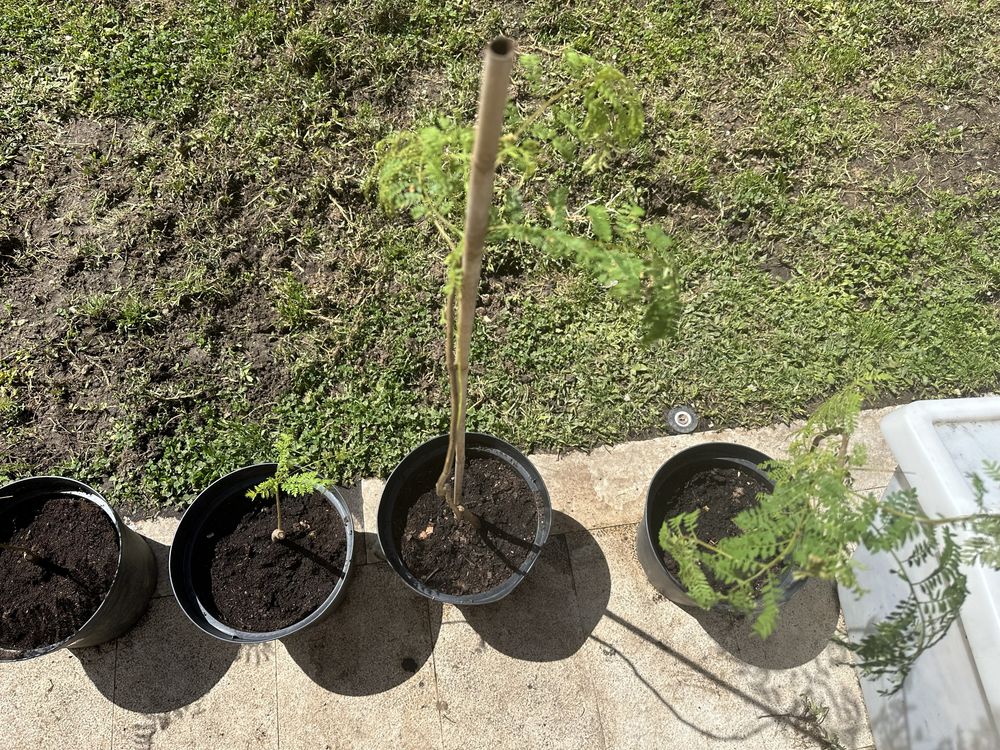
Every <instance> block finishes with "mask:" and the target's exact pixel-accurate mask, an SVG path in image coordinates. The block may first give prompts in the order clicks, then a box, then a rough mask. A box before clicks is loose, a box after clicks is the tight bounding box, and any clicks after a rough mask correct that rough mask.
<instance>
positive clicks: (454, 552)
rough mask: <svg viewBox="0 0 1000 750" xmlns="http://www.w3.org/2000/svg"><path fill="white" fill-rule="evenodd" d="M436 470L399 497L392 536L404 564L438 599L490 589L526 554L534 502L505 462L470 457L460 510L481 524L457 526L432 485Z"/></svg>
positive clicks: (532, 527) (535, 518)
mask: <svg viewBox="0 0 1000 750" xmlns="http://www.w3.org/2000/svg"><path fill="white" fill-rule="evenodd" d="M440 470H441V468H440V467H439V466H438V467H434V468H433V470H428V471H425V472H423V473H420V474H417V475H416V476H414V478H413V479H412V480H411V481H410V483H409V486H408V487H407V488H406V489H405V490H404V493H403V494H402V495H401V497H400V502H399V504H398V505H397V507H396V509H395V515H394V517H393V524H392V526H393V529H392V531H393V537H394V539H395V541H396V545H397V547H398V549H399V551H400V556H401V557H402V559H403V563H404V564H405V565H406V567H407V568H408V569H409V570H410V572H411V573H413V575H414V576H416V577H417V578H418V579H419V580H421V581H423V582H424V583H425V584H427V585H428V586H430V587H431V588H433V589H435V590H436V591H439V592H441V593H443V594H451V595H455V596H463V595H469V594H480V593H483V592H485V591H489V590H490V589H492V588H493V587H495V586H498V585H500V584H501V583H503V582H504V581H506V580H507V579H508V578H510V576H511V575H512V574H513V573H514V572H516V571H517V570H518V569H519V568H520V566H521V564H522V563H523V562H524V561H525V559H526V558H527V557H528V555H529V554H530V553H531V549H532V545H533V543H534V539H535V533H536V531H537V527H538V506H539V497H538V495H537V493H535V492H534V491H533V490H532V489H531V487H529V486H528V483H527V482H526V481H525V480H524V478H523V477H521V475H520V474H518V473H517V471H515V470H514V469H513V468H512V467H511V466H510V465H508V464H507V463H505V462H503V461H501V460H499V459H496V458H483V457H470V458H468V459H466V463H465V486H464V488H463V493H462V494H463V498H462V503H463V505H464V506H465V507H466V508H467V509H468V510H470V511H471V512H472V513H475V514H476V516H478V517H479V519H480V521H481V526H480V528H478V529H477V528H475V527H474V526H472V524H470V523H469V522H467V521H457V520H456V519H455V515H454V514H453V513H452V511H451V508H449V507H448V505H447V503H446V502H445V501H444V500H442V499H441V498H439V497H438V496H437V493H436V492H435V488H434V485H435V483H436V482H437V478H438V475H439V473H440Z"/></svg>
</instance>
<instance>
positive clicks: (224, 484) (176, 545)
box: [168, 464, 354, 643]
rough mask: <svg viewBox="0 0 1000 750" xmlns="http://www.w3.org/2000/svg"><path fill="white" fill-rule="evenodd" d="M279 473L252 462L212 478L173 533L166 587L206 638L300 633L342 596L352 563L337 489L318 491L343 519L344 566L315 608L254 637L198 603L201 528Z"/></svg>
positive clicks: (350, 536) (247, 639)
mask: <svg viewBox="0 0 1000 750" xmlns="http://www.w3.org/2000/svg"><path fill="white" fill-rule="evenodd" d="M275 469H277V464H256V465H254V466H245V467H243V468H242V469H237V470H236V471H234V472H232V473H231V474H227V475H226V476H224V477H222V478H221V479H217V480H215V481H214V482H213V483H212V484H210V485H209V486H208V487H207V488H206V489H205V490H204V491H203V492H202V493H201V494H200V495H198V497H197V498H195V501H194V502H193V503H191V505H190V507H189V508H188V509H187V510H186V511H185V512H184V515H183V516H182V517H181V522H180V524H178V526H177V531H176V532H174V539H173V542H172V543H171V544H170V562H169V565H168V569H169V571H170V587H171V588H172V589H173V591H174V596H175V597H176V598H177V603H178V604H180V607H181V609H182V610H183V611H184V614H185V615H187V617H188V619H189V620H191V622H192V623H194V624H195V626H197V627H198V628H199V629H201V630H202V631H204V632H205V633H208V635H210V636H212V637H214V638H218V639H219V640H221V641H226V642H227V643H263V642H265V641H273V640H275V639H277V638H284V637H286V636H289V635H291V634H292V633H297V632H298V631H300V630H303V629H305V628H308V627H310V626H311V625H315V624H316V623H317V622H320V621H321V620H322V619H323V618H325V617H327V616H328V615H329V614H330V613H331V612H332V611H333V608H334V605H335V604H336V603H337V602H339V601H340V600H341V599H342V598H343V597H344V594H345V592H346V585H347V579H348V577H349V575H350V572H351V561H352V560H353V559H354V523H353V522H352V521H351V513H350V511H349V510H348V509H347V503H346V502H344V498H343V497H342V496H341V494H340V493H339V492H338V491H337V490H336V488H332V489H331V488H327V487H317V488H316V489H317V490H319V491H320V492H322V493H323V495H324V496H325V497H326V499H327V500H328V501H329V502H330V505H332V506H333V507H334V508H335V509H336V511H337V513H338V514H340V518H341V520H342V521H343V522H344V530H345V531H346V533H347V556H346V559H345V562H344V574H343V575H342V576H341V577H340V580H338V581H337V584H336V585H335V586H334V587H333V591H331V592H330V595H329V596H328V597H327V598H326V599H324V600H323V603H322V604H320V605H319V606H318V607H317V608H316V609H314V610H313V611H312V612H310V613H309V614H308V615H306V616H305V617H303V618H302V619H301V620H299V621H298V622H296V623H294V624H292V625H289V626H288V627H285V628H281V629H280V630H271V631H267V632H264V633H254V632H250V631H246V630H238V629H237V628H233V627H230V626H229V625H226V624H225V623H224V622H222V621H220V620H219V619H217V618H216V617H214V616H213V615H212V614H211V613H210V612H209V611H208V610H207V609H206V608H205V606H204V605H203V604H202V598H201V594H200V593H199V591H198V586H197V585H196V583H195V576H194V575H193V573H194V570H193V567H194V560H195V559H197V554H196V553H197V551H198V540H200V539H201V538H202V528H203V527H204V525H205V523H206V522H207V521H208V520H209V519H210V518H211V517H212V515H213V514H214V513H215V511H216V510H217V509H218V508H219V506H221V505H222V504H223V503H225V502H226V501H227V500H229V499H230V498H231V497H233V496H235V495H246V492H247V490H249V489H250V488H251V487H256V486H257V485H258V484H260V483H261V482H263V481H264V480H265V479H267V478H268V477H270V476H272V475H273V474H274V472H275Z"/></svg>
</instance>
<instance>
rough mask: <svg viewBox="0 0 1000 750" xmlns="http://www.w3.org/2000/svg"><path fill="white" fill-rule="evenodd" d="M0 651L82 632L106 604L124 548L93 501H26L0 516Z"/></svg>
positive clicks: (37, 645)
mask: <svg viewBox="0 0 1000 750" xmlns="http://www.w3.org/2000/svg"><path fill="white" fill-rule="evenodd" d="M0 542H2V543H4V544H10V545H16V546H18V547H21V548H25V549H29V550H31V552H32V553H34V555H35V557H30V556H26V555H25V553H24V552H22V551H20V550H17V549H6V548H5V549H0V648H6V649H14V650H30V649H35V648H41V647H42V646H49V645H51V644H54V643H59V642H61V641H63V640H65V639H66V638H69V637H70V636H71V635H73V634H74V633H76V632H77V631H78V630H79V629H80V628H81V627H83V625H84V624H85V623H86V622H87V620H89V619H90V618H91V616H92V615H93V614H94V612H96V611H97V608H98V607H100V606H101V602H103V601H104V597H105V596H106V595H107V593H108V590H109V589H110V588H111V584H112V583H113V582H114V580H115V574H116V572H117V571H118V557H119V548H120V542H119V540H118V533H117V531H115V527H114V524H113V523H112V522H111V519H110V518H108V516H107V515H106V514H105V513H104V511H103V510H101V508H100V507H98V506H97V505H94V504H93V503H90V502H87V501H86V500H81V499H79V498H74V497H64V496H57V497H51V498H45V499H38V500H34V501H29V502H23V503H20V504H19V505H18V506H17V507H16V508H14V510H13V511H12V512H11V513H8V514H6V515H4V516H3V517H2V518H0Z"/></svg>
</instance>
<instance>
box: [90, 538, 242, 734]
mask: <svg viewBox="0 0 1000 750" xmlns="http://www.w3.org/2000/svg"><path fill="white" fill-rule="evenodd" d="M146 541H147V542H148V543H149V545H150V547H152V548H153V551H154V553H155V554H156V555H157V558H158V559H161V558H162V559H164V560H165V559H166V558H165V555H164V554H163V550H162V549H157V548H158V547H166V545H164V544H160V543H159V542H154V541H152V540H151V539H146ZM159 573H160V575H166V572H165V571H164V570H162V569H161V570H160V571H159ZM115 648H116V649H117V653H116V656H115V669H114V672H113V673H110V674H109V673H108V671H106V670H104V671H102V670H97V669H92V668H91V665H90V663H89V661H88V660H87V659H84V658H81V659H80V663H81V664H82V665H83V668H84V670H85V671H86V672H87V676H88V677H90V679H91V681H92V682H93V683H94V686H95V687H97V689H98V690H100V691H101V693H102V694H103V695H105V696H106V697H107V698H109V699H110V700H111V701H113V702H114V703H115V704H116V705H118V706H120V707H121V708H124V709H127V710H129V711H135V712H137V713H144V714H154V713H168V712H171V711H176V710H178V709H180V708H183V707H184V706H187V705H189V704H191V703H193V702H194V701H196V700H198V699H199V698H201V697H202V696H203V695H205V694H206V693H207V692H208V691H209V690H211V689H212V687H213V686H214V685H215V684H216V683H217V682H218V681H219V680H220V679H222V677H223V675H225V674H226V672H227V671H229V667H230V666H231V665H232V663H233V662H234V661H235V660H236V658H237V656H238V655H239V647H237V646H235V645H231V644H228V643H223V642H222V641H218V640H216V639H214V638H210V637H209V636H207V635H205V634H204V633H202V632H201V631H200V630H198V629H197V628H196V627H195V626H194V625H192V624H191V622H190V621H189V620H188V619H187V617H186V616H185V615H184V613H183V612H182V611H181V608H180V607H179V606H178V605H177V602H176V601H175V600H174V598H173V596H164V597H159V598H156V599H153V600H152V601H150V603H149V609H148V610H146V614H144V615H143V616H142V618H140V620H139V622H138V623H136V625H135V627H134V628H132V630H130V631H129V632H128V633H126V634H125V635H123V636H122V637H121V638H119V639H118V642H117V643H116V644H115ZM81 656H82V654H81Z"/></svg>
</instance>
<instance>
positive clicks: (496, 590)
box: [378, 432, 552, 607]
mask: <svg viewBox="0 0 1000 750" xmlns="http://www.w3.org/2000/svg"><path fill="white" fill-rule="evenodd" d="M447 451H448V436H447V435H439V436H437V437H435V438H431V439H430V440H428V441H427V442H425V443H423V444H422V445H420V446H418V447H417V448H415V449H414V450H412V451H410V453H408V454H407V455H406V457H405V458H404V459H403V460H402V461H400V462H399V465H398V466H397V467H396V468H395V469H393V471H392V474H390V475H389V479H388V480H386V483H385V488H384V489H383V490H382V499H381V500H380V501H379V506H378V541H379V545H380V546H381V548H382V552H383V553H384V554H385V560H386V562H388V563H389V566H390V567H391V568H392V569H393V570H394V571H395V572H396V574H397V575H398V576H399V577H400V578H401V579H402V580H403V583H405V584H406V585H407V586H409V587H410V588H411V589H412V590H413V591H415V592H417V593H418V594H420V595H421V596H425V597H427V598H428V599H431V600H432V601H435V602H441V603H443V604H455V605H458V606H463V607H464V606H471V605H478V604H491V603H493V602H497V601H500V600H501V599H503V598H504V597H505V596H507V595H508V594H510V592H512V591H513V590H514V589H515V588H517V586H518V584H520V583H521V581H523V580H524V578H525V576H527V575H528V572H529V571H530V570H531V568H532V567H533V566H534V564H535V562H536V561H537V560H538V556H539V555H540V554H541V551H542V547H543V546H544V544H545V542H546V540H547V539H548V538H549V530H550V529H551V528H552V502H551V501H550V500H549V493H548V490H547V489H546V488H545V483H544V482H543V481H542V476H541V474H539V473H538V469H536V468H535V466H534V465H533V464H532V463H531V461H529V460H528V458H527V457H526V456H525V455H524V454H522V453H521V452H520V451H518V450H517V449H516V448H514V446H512V445H510V444H509V443H506V442H504V441H503V440H500V439H499V438H496V437H493V436H492V435H486V434H483V433H478V432H468V433H466V456H467V458H469V459H471V458H494V459H499V460H501V461H503V462H504V463H505V464H507V465H508V466H509V467H510V468H512V469H513V470H514V471H515V472H517V474H518V475H519V476H520V477H521V478H522V479H523V480H524V481H525V482H526V483H527V485H528V487H529V488H530V489H531V491H532V494H533V495H534V497H535V502H536V504H537V506H536V508H537V511H538V513H537V526H536V529H535V538H534V540H533V541H532V544H531V549H530V551H529V552H528V556H527V557H526V558H525V559H524V561H523V562H522V563H521V564H520V565H519V566H518V567H517V569H516V570H515V571H514V572H513V573H512V574H511V575H510V577H509V578H507V580H505V581H503V582H502V583H500V584H498V585H496V586H494V587H493V588H491V589H489V590H487V591H484V592H482V593H478V594H460V595H456V594H446V593H444V592H442V591H438V590H437V589H435V588H433V587H431V586H428V585H427V584H426V583H424V582H423V581H421V580H420V579H419V578H417V577H416V576H415V575H414V574H413V573H412V572H411V571H410V569H409V568H407V566H406V563H405V562H403V558H402V555H401V552H400V549H399V536H400V535H401V530H399V529H394V528H393V518H394V516H395V513H396V510H397V507H398V506H399V504H400V503H401V501H402V498H403V497H404V496H405V495H406V493H405V490H406V489H407V488H408V487H409V486H410V484H411V482H412V481H413V479H414V478H415V477H417V476H421V475H426V474H428V473H438V472H440V471H441V468H442V467H443V466H444V459H445V454H446V453H447ZM442 502H443V501H442Z"/></svg>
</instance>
